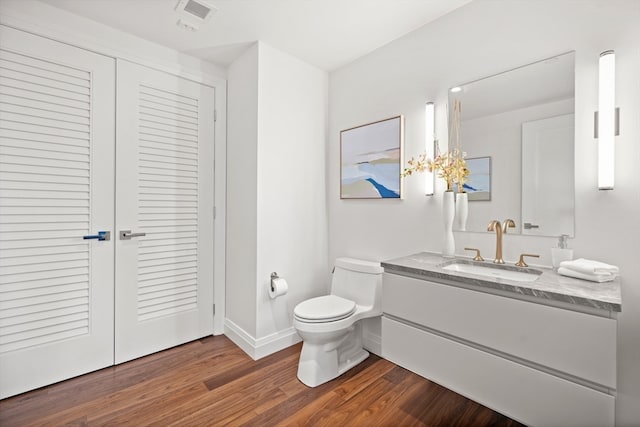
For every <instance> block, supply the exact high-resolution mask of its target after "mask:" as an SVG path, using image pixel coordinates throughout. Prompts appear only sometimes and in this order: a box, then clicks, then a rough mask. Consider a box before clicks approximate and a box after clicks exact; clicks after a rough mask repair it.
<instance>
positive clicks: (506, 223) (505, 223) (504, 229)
mask: <svg viewBox="0 0 640 427" xmlns="http://www.w3.org/2000/svg"><path fill="white" fill-rule="evenodd" d="M508 228H516V222H515V221H514V220H512V219H505V220H504V221H502V232H503V233H506V232H507V229H508Z"/></svg>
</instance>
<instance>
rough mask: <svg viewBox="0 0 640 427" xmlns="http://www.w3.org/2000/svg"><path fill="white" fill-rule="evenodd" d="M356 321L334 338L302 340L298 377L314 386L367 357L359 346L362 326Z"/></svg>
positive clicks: (334, 376) (367, 353) (308, 384)
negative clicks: (321, 341) (341, 335)
mask: <svg viewBox="0 0 640 427" xmlns="http://www.w3.org/2000/svg"><path fill="white" fill-rule="evenodd" d="M359 323H360V322H358V324H357V325H354V326H353V327H351V328H350V329H349V331H345V332H344V336H343V337H342V338H341V339H338V340H337V341H332V342H329V343H318V342H313V341H312V340H308V341H307V340H305V341H304V342H303V344H302V352H301V353H300V361H299V362H298V379H299V380H300V381H301V382H302V383H303V384H304V385H307V386H309V387H317V386H319V385H320V384H324V383H326V382H328V381H331V380H332V379H334V378H337V377H339V376H340V375H342V374H343V373H345V372H346V371H348V370H349V369H351V368H353V367H354V366H356V365H358V364H359V363H361V362H362V361H364V360H365V359H366V358H367V357H369V352H368V351H366V350H365V349H364V348H362V330H361V328H362V326H361V325H360V324H359Z"/></svg>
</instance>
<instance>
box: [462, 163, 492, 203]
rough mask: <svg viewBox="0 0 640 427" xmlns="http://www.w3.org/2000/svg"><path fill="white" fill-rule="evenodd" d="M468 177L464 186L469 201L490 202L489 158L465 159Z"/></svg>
mask: <svg viewBox="0 0 640 427" xmlns="http://www.w3.org/2000/svg"><path fill="white" fill-rule="evenodd" d="M465 160H466V162H467V168H468V169H469V177H468V178H467V182H466V183H465V184H464V189H465V191H466V192H467V194H468V198H469V201H474V200H475V201H488V200H491V157H475V158H471V159H465Z"/></svg>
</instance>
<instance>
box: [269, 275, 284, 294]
mask: <svg viewBox="0 0 640 427" xmlns="http://www.w3.org/2000/svg"><path fill="white" fill-rule="evenodd" d="M288 290H289V285H287V281H286V280H284V279H283V278H281V277H278V278H276V279H271V286H269V296H270V297H271V299H273V298H277V297H279V296H280V295H284V294H286V293H287V291H288Z"/></svg>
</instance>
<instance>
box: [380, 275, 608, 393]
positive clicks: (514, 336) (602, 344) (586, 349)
mask: <svg viewBox="0 0 640 427" xmlns="http://www.w3.org/2000/svg"><path fill="white" fill-rule="evenodd" d="M382 301H383V311H384V312H385V313H386V314H390V315H392V316H395V317H397V318H400V319H405V320H408V321H410V322H413V323H416V324H418V325H421V326H424V327H426V328H428V329H433V330H435V331H437V332H438V333H444V334H449V335H452V336H455V337H458V338H461V339H462V340H465V341H469V342H470V343H472V344H473V345H475V346H484V347H488V348H489V349H492V350H497V352H502V353H506V354H508V355H511V356H515V357H517V358H520V359H523V360H525V361H529V362H533V363H535V364H540V365H543V366H545V367H548V368H551V369H553V370H558V371H561V372H565V373H567V374H570V375H572V376H576V377H578V378H582V379H585V380H587V381H591V382H593V383H596V384H598V385H601V386H605V387H608V388H610V389H615V388H616V322H615V320H614V319H608V318H603V317H599V316H594V315H589V314H584V313H578V312H574V311H570V310H565V309H561V308H556V307H550V306H546V305H541V304H535V303H532V302H528V301H521V300H517V299H512V298H507V297H502V296H498V295H493V294H488V293H483V292H479V291H473V290H469V289H463V288H458V287H456V286H450V285H445V284H440V283H434V282H430V281H426V280H420V279H414V278H411V277H405V276H400V275H396V274H390V273H384V279H383V299H382ZM388 338H389V337H388V336H383V343H384V340H386V339H388Z"/></svg>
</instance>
